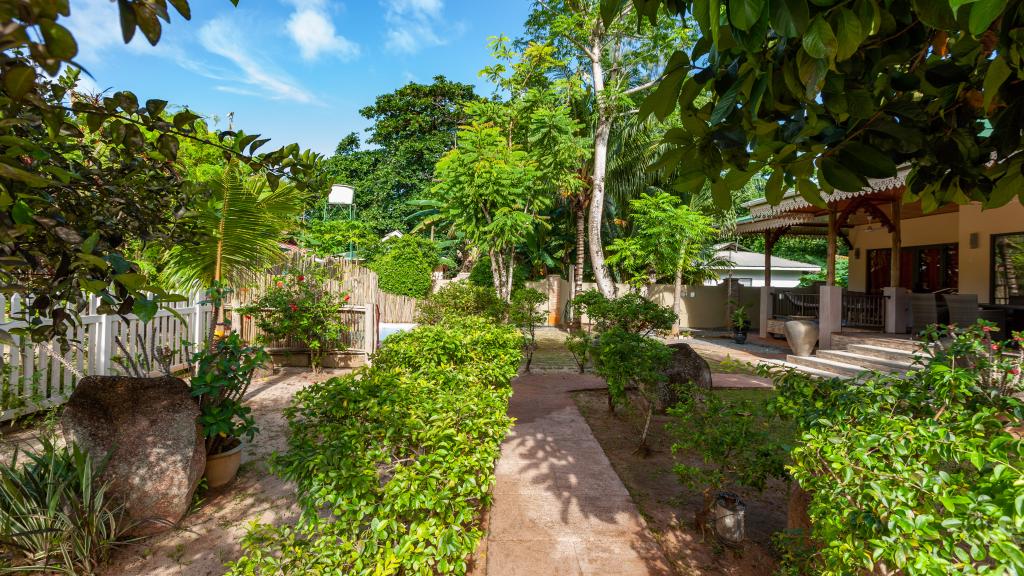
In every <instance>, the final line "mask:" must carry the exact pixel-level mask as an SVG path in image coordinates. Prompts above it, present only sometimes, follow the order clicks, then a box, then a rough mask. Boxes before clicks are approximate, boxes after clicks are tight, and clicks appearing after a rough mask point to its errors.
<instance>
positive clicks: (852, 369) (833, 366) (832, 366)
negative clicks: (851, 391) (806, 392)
mask: <svg viewBox="0 0 1024 576" xmlns="http://www.w3.org/2000/svg"><path fill="white" fill-rule="evenodd" d="M786 361H787V362H789V363H790V364H796V365H798V366H804V367H807V368H813V369H815V370H821V371H824V372H831V373H833V374H838V375H840V376H845V377H849V376H857V375H858V374H862V373H864V372H868V371H869V370H867V369H865V368H864V367H863V366H858V365H856V364H850V363H849V362H843V361H840V360H831V359H828V358H821V357H818V356H794V355H792V354H790V355H789V356H786Z"/></svg>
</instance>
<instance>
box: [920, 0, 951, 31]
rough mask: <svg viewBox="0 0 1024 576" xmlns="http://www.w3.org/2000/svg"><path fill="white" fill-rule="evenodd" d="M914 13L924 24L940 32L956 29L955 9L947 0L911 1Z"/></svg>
mask: <svg viewBox="0 0 1024 576" xmlns="http://www.w3.org/2000/svg"><path fill="white" fill-rule="evenodd" d="M911 5H912V6H913V7H914V12H915V13H917V16H918V18H920V19H921V21H922V22H924V23H925V24H927V25H929V26H931V27H932V28H938V29H940V30H952V29H954V28H955V27H956V18H955V17H954V16H953V9H952V8H950V7H949V3H948V2H946V1H945V0H911Z"/></svg>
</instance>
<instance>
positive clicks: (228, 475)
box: [203, 442, 242, 488]
mask: <svg viewBox="0 0 1024 576" xmlns="http://www.w3.org/2000/svg"><path fill="white" fill-rule="evenodd" d="M241 464H242V443H241V442H239V443H238V445H237V446H235V447H234V448H232V449H231V450H228V451H226V452H221V453H220V454H214V455H213V456H207V457H206V471H205V472H204V473H203V476H204V477H205V478H206V485H207V486H208V487H209V488H220V487H221V486H224V485H226V484H228V483H230V482H231V481H232V480H234V479H235V476H237V475H238V467H239V466H241Z"/></svg>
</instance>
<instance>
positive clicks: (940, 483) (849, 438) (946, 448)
mask: <svg viewBox="0 0 1024 576" xmlns="http://www.w3.org/2000/svg"><path fill="white" fill-rule="evenodd" d="M993 331H994V329H993V328H992V326H991V325H987V324H984V323H979V325H977V326H973V327H970V328H968V329H966V330H942V331H941V332H940V331H939V330H938V329H933V330H931V331H930V332H929V337H930V339H932V340H934V341H936V343H937V344H939V347H938V348H936V349H934V350H933V351H931V352H928V353H927V354H925V355H924V356H923V358H922V363H921V366H920V368H919V369H917V370H914V371H912V372H910V373H909V374H908V375H907V376H906V377H905V378H899V377H896V376H892V375H886V374H874V375H869V376H864V377H861V378H859V379H857V380H855V381H852V382H851V381H845V380H838V379H837V380H829V381H824V380H818V379H814V378H810V377H807V376H803V375H800V374H799V373H793V372H790V373H785V374H776V388H777V389H778V391H779V396H778V409H779V410H780V411H781V412H782V413H783V414H785V415H787V416H789V417H790V418H792V419H793V420H794V422H795V423H796V426H797V428H798V431H799V434H800V440H799V443H798V446H797V447H796V448H794V449H793V451H792V453H791V459H792V463H791V465H790V467H789V470H790V473H791V475H792V477H793V478H794V479H795V480H796V481H797V482H799V484H800V486H801V487H802V488H803V489H805V490H807V491H808V492H809V493H810V494H811V496H812V499H811V504H810V508H809V513H810V517H811V524H812V526H813V532H812V534H811V537H812V538H813V540H814V541H816V542H818V543H820V548H819V549H818V550H816V551H815V553H814V554H813V555H812V556H811V557H810V558H807V559H806V561H807V562H808V566H807V571H808V573H813V574H822V575H829V576H831V575H839V574H852V573H860V572H862V571H872V570H875V571H881V570H883V568H882V567H883V566H884V567H885V568H884V570H885V571H888V572H890V573H900V574H908V575H923V574H998V573H1002V574H1014V573H1019V572H1020V571H1021V570H1024V554H1022V551H1021V539H1020V535H1021V526H1022V525H1024V472H1022V470H1024V462H1022V454H1024V441H1022V440H1021V437H1020V434H1019V430H1020V429H1021V428H1020V427H1021V426H1022V425H1024V408H1022V405H1021V401H1020V400H1019V399H1018V398H1017V397H1016V395H1017V394H1019V393H1020V390H1021V384H1022V382H1021V354H1022V353H1021V352H1020V351H1019V350H1011V349H1010V348H1008V347H1007V345H1004V344H1000V343H998V342H995V341H994V340H993V338H992V332H993ZM940 336H942V337H943V338H944V339H945V340H944V341H943V342H938V339H939V337H940ZM1015 338H1016V339H1017V342H1018V343H1020V342H1024V336H1022V335H1020V334H1017V335H1015Z"/></svg>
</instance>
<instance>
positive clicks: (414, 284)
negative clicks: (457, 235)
mask: <svg viewBox="0 0 1024 576" xmlns="http://www.w3.org/2000/svg"><path fill="white" fill-rule="evenodd" d="M382 248H383V253H382V254H380V255H378V256H376V257H375V258H374V259H373V261H372V262H370V268H371V269H372V270H373V271H374V272H376V273H377V286H378V287H379V288H380V289H381V290H383V291H385V292H387V293H388V294H397V295H399V296H411V297H413V298H422V297H424V296H426V295H427V294H429V293H430V286H431V282H432V276H431V274H432V273H433V271H434V267H435V266H437V263H438V254H437V246H436V245H434V243H432V242H431V241H429V240H426V239H424V238H420V237H418V236H414V235H412V234H406V235H405V236H401V237H398V238H392V239H390V240H387V241H386V242H384V243H383V245H382Z"/></svg>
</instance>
